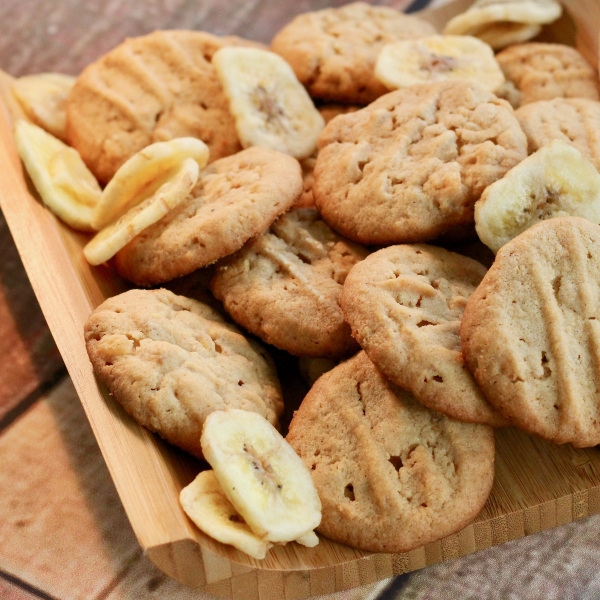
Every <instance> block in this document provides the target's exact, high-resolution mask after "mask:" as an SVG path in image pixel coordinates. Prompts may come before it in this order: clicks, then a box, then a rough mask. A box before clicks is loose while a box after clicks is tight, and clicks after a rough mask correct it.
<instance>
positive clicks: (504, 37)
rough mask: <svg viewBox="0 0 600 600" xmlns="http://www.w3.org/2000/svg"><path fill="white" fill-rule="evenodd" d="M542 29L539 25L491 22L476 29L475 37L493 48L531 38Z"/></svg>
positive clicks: (496, 48) (504, 46) (519, 42)
mask: <svg viewBox="0 0 600 600" xmlns="http://www.w3.org/2000/svg"><path fill="white" fill-rule="evenodd" d="M540 31H542V27H541V25H527V24H525V23H491V24H490V25H486V26H485V27H482V28H481V29H479V30H478V31H477V37H478V38H479V39H480V40H481V41H483V42H485V43H486V44H488V45H489V46H490V47H491V48H493V49H494V50H501V49H502V48H506V46H512V45H513V44H522V43H523V42H527V41H528V40H531V39H533V38H534V37H535V36H536V35H538V34H539V33H540Z"/></svg>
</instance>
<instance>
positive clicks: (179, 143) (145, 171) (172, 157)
mask: <svg viewBox="0 0 600 600" xmlns="http://www.w3.org/2000/svg"><path fill="white" fill-rule="evenodd" d="M208 155H209V150H208V146H207V145H206V144H205V143H204V142H203V141H201V140H199V139H196V138H192V137H182V138H175V139H173V140H169V141H167V142H156V143H155V144H151V145H150V146H147V147H146V148H144V149H143V150H140V151H139V152H137V153H136V154H134V155H133V156H132V157H131V158H129V160H127V161H126V162H125V163H123V164H122V165H121V167H120V168H119V170H118V171H117V172H116V173H115V175H114V177H113V178H112V179H111V180H110V181H109V182H108V184H107V186H106V187H105V188H104V191H103V192H102V196H101V198H100V202H98V204H97V206H96V210H95V211H94V216H93V220H92V223H93V225H94V227H95V228H96V229H98V230H99V229H102V228H103V227H106V226H107V225H108V224H109V223H112V222H113V221H115V220H116V219H118V218H119V217H120V216H121V215H123V214H124V213H125V212H127V210H129V209H130V208H132V207H133V206H135V205H136V204H137V203H138V202H140V201H141V200H140V199H141V198H142V197H148V189H149V188H151V187H154V189H156V188H157V187H158V186H159V185H160V178H161V177H162V176H163V175H164V174H165V173H168V172H169V171H170V170H171V169H172V168H173V167H175V166H176V165H178V164H179V163H181V162H182V161H184V160H185V159H186V158H193V159H194V160H195V161H196V162H197V163H198V166H199V167H200V168H201V169H202V168H204V167H205V166H206V163H207V162H208Z"/></svg>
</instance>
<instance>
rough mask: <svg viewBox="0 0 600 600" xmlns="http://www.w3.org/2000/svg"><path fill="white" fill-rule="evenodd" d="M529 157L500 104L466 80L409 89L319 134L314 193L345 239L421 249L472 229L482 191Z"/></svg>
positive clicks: (509, 114) (506, 107)
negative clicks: (441, 237)
mask: <svg viewBox="0 0 600 600" xmlns="http://www.w3.org/2000/svg"><path fill="white" fill-rule="evenodd" d="M526 156H527V142H526V139H525V136H524V134H523V132H522V131H521V127H520V126H519V123H518V121H517V120H516V118H515V116H514V113H513V110H512V108H511V107H510V106H509V105H508V103H507V102H505V101H504V100H500V99H498V98H497V97H496V96H495V95H494V94H492V93H491V92H488V91H485V90H483V89H482V88H480V87H478V86H476V85H475V84H471V83H466V82H464V81H444V82H438V83H430V84H421V85H414V86H411V87H410V88H406V89H401V90H397V91H395V92H391V93H389V94H386V95H385V96H383V97H382V98H379V100H376V101H375V102H373V103H372V104H370V105H369V106H367V107H366V108H363V109H362V110H359V111H357V112H355V113H352V114H349V115H342V116H339V117H336V118H335V119H333V121H331V122H330V123H329V124H328V125H327V126H326V127H325V129H324V130H323V132H322V133H321V136H320V138H319V154H318V156H317V163H316V165H315V170H314V178H315V182H314V187H313V194H314V197H315V202H316V205H317V207H318V209H319V210H320V211H321V214H322V215H323V218H324V220H325V221H327V223H329V225H330V226H331V227H333V228H334V229H336V230H337V231H339V232H340V233H341V234H342V235H345V236H346V237H348V238H349V239H351V240H354V241H356V242H360V243H363V244H387V245H389V244H396V243H403V242H423V241H427V240H431V239H434V238H435V237H437V236H439V235H442V234H444V233H446V232H449V231H450V230H452V229H454V228H455V227H456V226H459V225H468V224H472V223H473V210H474V209H473V206H474V204H475V201H476V200H478V199H479V197H480V196H481V193H482V192H483V190H484V189H485V188H486V187H487V186H488V185H489V184H490V183H492V182H494V181H496V180H497V179H500V178H501V177H502V176H503V175H504V174H505V173H506V172H507V171H508V170H509V169H511V168H512V167H513V166H515V165H516V164H517V163H519V162H520V161H521V160H523V159H524V158H525V157H526Z"/></svg>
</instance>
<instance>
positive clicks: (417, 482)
mask: <svg viewBox="0 0 600 600" xmlns="http://www.w3.org/2000/svg"><path fill="white" fill-rule="evenodd" d="M286 439H287V441H288V442H289V443H290V444H291V445H292V447H293V448H294V449H295V450H296V452H297V453H298V454H299V455H300V457H301V458H302V460H303V461H304V464H305V465H306V466H307V468H308V469H310V472H311V474H312V477H313V480H314V482H315V486H316V488H317V492H318V493H319V498H320V499H321V503H322V514H323V518H322V521H321V524H320V525H319V527H318V528H317V530H318V531H319V532H320V533H322V534H324V535H326V536H327V537H329V538H331V539H334V540H336V541H340V542H343V543H345V544H349V545H351V546H354V547H356V548H361V549H363V550H371V551H374V552H408V551H409V550H411V549H413V548H417V547H419V546H422V545H423V544H426V543H428V542H431V541H434V540H437V539H440V538H443V537H445V536H447V535H450V534H452V533H454V532H455V531H458V530H459V529H461V528H462V527H464V526H465V525H467V523H468V522H469V521H470V520H471V519H473V518H474V517H475V515H476V514H477V513H478V512H479V510H481V508H482V507H483V505H484V503H485V501H486V499H487V497H488V495H489V492H490V489H491V487H492V481H493V478H494V434H493V430H492V429H491V428H489V427H486V426H485V425H474V424H467V423H460V422H458V421H454V420H453V419H449V418H448V417H445V416H443V415H440V414H438V413H435V412H434V411H431V410H429V409H427V408H426V407H424V406H423V405H422V404H420V403H419V402H417V400H416V399H415V398H414V397H413V396H412V395H411V394H410V392H407V391H405V390H403V389H401V388H399V387H397V386H395V385H394V384H392V383H389V382H388V381H387V380H386V379H385V378H384V377H383V376H382V375H381V374H380V373H379V372H378V371H377V369H376V368H375V367H374V365H373V363H372V362H371V361H370V360H369V359H368V358H367V356H366V354H365V353H364V352H360V353H359V354H357V355H356V356H355V357H354V358H351V359H350V360H348V361H346V362H344V363H342V364H341V365H339V366H337V367H335V368H334V369H333V370H331V371H329V372H328V373H326V374H325V375H322V376H321V377H320V378H319V379H318V380H317V382H316V383H315V384H314V386H313V387H312V389H311V390H310V392H309V393H308V395H307V396H306V398H305V399H304V401H303V402H302V404H301V406H300V408H299V410H298V411H297V412H296V414H295V416H294V418H293V420H292V423H291V425H290V431H289V433H288V436H287V438H286Z"/></svg>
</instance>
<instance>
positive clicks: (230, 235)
mask: <svg viewBox="0 0 600 600" xmlns="http://www.w3.org/2000/svg"><path fill="white" fill-rule="evenodd" d="M301 192H302V174H301V170H300V165H299V164H298V161H297V160H296V159H294V158H292V157H291V156H288V155H287V154H282V153H280V152H276V151H275V150H268V149H267V148H248V149H247V150H243V151H241V152H239V153H238V154H235V155H234V156H227V157H225V158H222V159H220V160H218V161H216V162H214V163H212V164H210V165H209V166H208V167H206V168H205V169H204V170H202V171H201V172H200V176H199V177H198V182H197V183H196V186H195V187H194V189H193V190H192V193H191V194H190V196H189V197H188V199H187V200H184V201H183V202H182V203H181V204H179V205H178V206H177V208H175V209H174V210H172V211H171V212H169V213H168V214H167V215H166V216H165V217H163V218H162V219H161V220H160V221H158V223H155V224H154V225H152V226H151V227H148V228H147V229H145V230H144V231H142V232H141V233H140V234H139V235H137V236H136V237H135V238H134V239H133V240H132V241H131V242H129V244H127V246H125V247H124V248H123V249H122V250H120V251H119V253H118V254H117V256H116V266H117V270H118V271H119V274H120V275H121V276H122V277H125V278H126V279H129V280H130V281H133V282H135V283H136V284H138V285H152V284H156V283H162V282H164V281H169V280H170V279H174V278H176V277H181V276H183V275H187V274H188V273H191V272H192V271H194V270H196V269H199V268H200V267H204V266H207V265H209V264H211V263H213V262H215V261H216V260H218V259H219V258H222V257H224V256H227V255H228V254H232V253H233V252H235V251H236V250H239V249H240V248H241V247H242V246H243V245H244V244H245V243H246V242H247V241H248V240H249V239H250V238H251V237H252V236H255V235H258V234H259V233H261V232H263V231H264V230H265V229H267V227H269V225H270V224H271V223H272V222H273V221H274V220H275V219H276V218H277V217H278V216H279V215H280V214H282V213H283V212H285V211H286V210H287V209H288V208H290V206H292V205H293V204H294V202H295V201H296V199H297V198H298V197H299V195H300V194H301Z"/></svg>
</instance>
